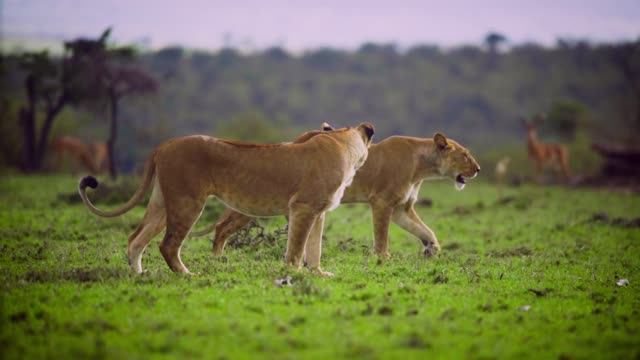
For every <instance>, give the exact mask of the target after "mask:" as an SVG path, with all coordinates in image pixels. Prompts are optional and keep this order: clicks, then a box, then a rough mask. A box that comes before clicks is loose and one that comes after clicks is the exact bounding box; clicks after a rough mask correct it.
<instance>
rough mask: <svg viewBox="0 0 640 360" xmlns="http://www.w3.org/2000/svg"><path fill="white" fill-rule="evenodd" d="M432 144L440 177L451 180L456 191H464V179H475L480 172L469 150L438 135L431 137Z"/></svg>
mask: <svg viewBox="0 0 640 360" xmlns="http://www.w3.org/2000/svg"><path fill="white" fill-rule="evenodd" d="M433 143H434V144H435V147H436V150H435V151H436V156H437V157H438V160H439V161H438V163H439V164H440V165H439V169H438V170H439V171H440V175H442V176H444V177H448V178H451V179H453V180H454V181H455V185H456V189H457V190H462V189H464V186H465V184H466V183H467V181H466V179H473V178H474V177H476V175H478V172H480V165H478V163H477V162H476V160H475V159H474V158H473V156H471V154H470V153H469V150H467V149H466V148H465V147H464V146H462V145H460V144H458V143H457V142H455V141H453V140H451V139H447V138H446V137H445V136H444V135H442V134H440V133H436V134H435V135H434V136H433Z"/></svg>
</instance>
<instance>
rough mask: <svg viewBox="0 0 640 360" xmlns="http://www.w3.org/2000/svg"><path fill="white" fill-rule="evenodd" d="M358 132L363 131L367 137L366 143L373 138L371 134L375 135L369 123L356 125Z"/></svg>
mask: <svg viewBox="0 0 640 360" xmlns="http://www.w3.org/2000/svg"><path fill="white" fill-rule="evenodd" d="M358 130H360V131H364V134H365V135H366V136H367V140H368V141H371V138H372V137H373V134H374V133H375V129H374V127H373V125H371V124H370V123H362V124H360V125H358Z"/></svg>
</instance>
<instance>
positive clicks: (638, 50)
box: [610, 40, 640, 137]
mask: <svg viewBox="0 0 640 360" xmlns="http://www.w3.org/2000/svg"><path fill="white" fill-rule="evenodd" d="M610 53H611V60H612V62H613V64H614V66H615V67H616V68H617V69H618V71H619V72H620V73H621V74H622V76H623V78H624V80H625V81H626V83H627V87H628V88H629V89H630V92H631V97H632V101H633V103H634V104H633V110H632V111H633V113H632V114H631V118H632V119H633V120H632V122H631V124H632V126H631V129H630V130H631V131H632V132H633V133H634V134H633V135H634V136H633V137H636V136H637V135H639V134H640V40H636V41H635V42H630V43H625V44H620V45H617V46H614V47H612V48H611V49H610Z"/></svg>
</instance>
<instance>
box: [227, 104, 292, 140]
mask: <svg viewBox="0 0 640 360" xmlns="http://www.w3.org/2000/svg"><path fill="white" fill-rule="evenodd" d="M287 133H288V132H287V131H286V130H285V129H282V128H280V127H278V126H275V125H274V123H272V122H271V121H269V120H268V119H267V118H266V117H265V116H264V114H262V113H260V112H257V111H250V112H245V113H242V114H240V115H238V116H236V117H234V118H233V120H231V121H230V122H228V123H226V124H223V125H222V126H220V127H218V129H217V130H216V137H220V138H224V139H232V140H237V141H245V142H257V143H278V142H282V141H286V140H287V138H286V136H287Z"/></svg>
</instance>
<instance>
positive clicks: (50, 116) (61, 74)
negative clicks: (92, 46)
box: [18, 51, 77, 172]
mask: <svg viewBox="0 0 640 360" xmlns="http://www.w3.org/2000/svg"><path fill="white" fill-rule="evenodd" d="M20 66H21V67H22V69H23V70H24V71H25V72H26V77H25V79H24V89H25V92H26V97H27V102H26V104H24V105H23V106H22V107H21V108H20V110H19V119H18V121H19V123H20V126H21V127H22V136H23V160H22V166H21V167H22V169H23V170H25V171H27V172H32V171H36V170H39V169H40V168H41V167H42V162H43V159H44V155H45V150H46V148H47V145H48V140H49V133H50V131H51V126H52V125H53V122H54V121H55V119H56V116H57V115H58V114H59V113H60V111H62V109H63V108H64V107H65V106H66V105H67V104H69V102H70V101H71V100H72V98H73V87H72V83H73V81H74V78H75V77H76V75H77V73H76V71H75V69H72V68H69V67H67V66H64V65H63V66H61V67H60V66H58V65H57V64H56V63H55V62H54V61H53V60H52V59H51V58H50V57H49V54H48V52H47V51H41V52H30V53H25V54H23V55H22V56H21V58H20ZM39 108H43V109H44V121H43V122H42V126H40V128H38V109H39Z"/></svg>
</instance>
